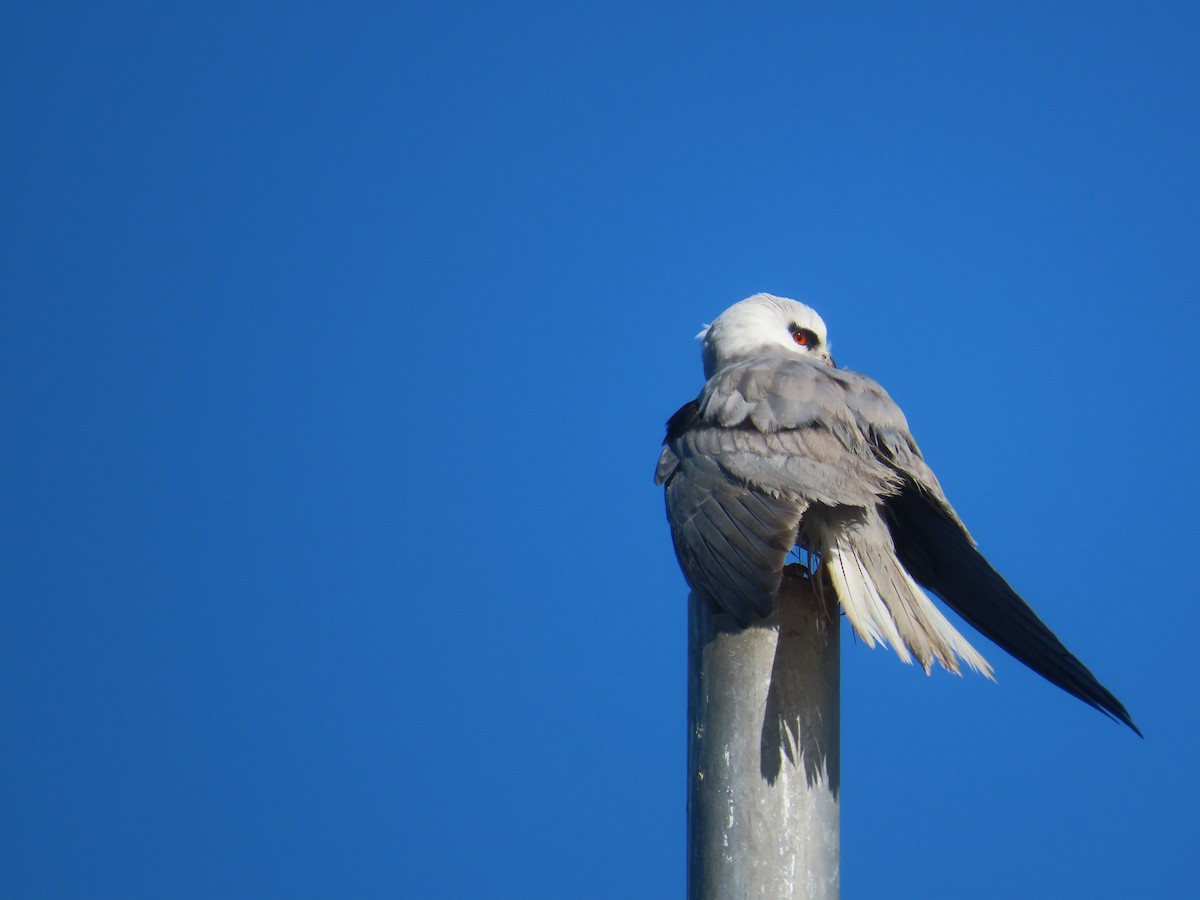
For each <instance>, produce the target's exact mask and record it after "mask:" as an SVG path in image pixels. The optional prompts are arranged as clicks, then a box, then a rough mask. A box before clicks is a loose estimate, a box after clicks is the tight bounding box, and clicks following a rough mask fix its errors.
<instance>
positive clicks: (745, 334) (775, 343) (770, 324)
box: [696, 294, 835, 378]
mask: <svg viewBox="0 0 1200 900" xmlns="http://www.w3.org/2000/svg"><path fill="white" fill-rule="evenodd" d="M696 337H698V338H699V339H700V340H701V341H702V342H703V345H702V350H701V354H702V356H703V358H704V377H705V378H711V377H712V376H713V374H714V373H716V372H717V371H718V370H720V369H723V368H724V367H725V366H727V365H729V364H730V363H735V362H739V361H741V360H743V359H751V358H752V357H755V356H766V355H776V354H780V353H788V354H792V355H797V356H803V357H806V358H808V359H811V360H813V361H814V362H821V363H824V364H825V365H828V366H832V365H835V363H834V361H833V357H832V356H830V355H829V340H828V338H827V336H826V331H825V323H824V322H823V321H821V317H820V316H818V315H817V314H816V312H815V311H813V310H812V309H810V308H809V307H807V306H805V305H804V304H803V303H797V302H796V301H795V300H788V299H787V298H786V297H774V296H772V295H771V294H755V295H754V296H753V297H747V298H746V299H745V300H742V301H741V302H739V303H735V304H733V306H731V307H729V309H727V310H725V312H723V313H721V315H719V316H717V320H716V321H715V322H713V323H712V324H711V325H709V326H708V327H707V328H705V329H704V330H703V331H701V332H700V333H699V334H698V335H696Z"/></svg>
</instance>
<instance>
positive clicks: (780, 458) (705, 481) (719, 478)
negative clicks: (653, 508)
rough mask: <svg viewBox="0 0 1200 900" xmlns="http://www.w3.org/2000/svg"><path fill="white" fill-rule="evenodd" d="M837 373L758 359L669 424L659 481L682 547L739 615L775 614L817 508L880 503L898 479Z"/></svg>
mask: <svg viewBox="0 0 1200 900" xmlns="http://www.w3.org/2000/svg"><path fill="white" fill-rule="evenodd" d="M831 372H836V370H833V369H830V368H829V367H827V366H820V365H815V364H812V363H808V362H806V361H802V360H780V359H774V358H767V359H762V360H751V361H749V362H747V363H742V364H739V365H737V366H732V367H730V368H728V369H726V370H723V371H722V372H719V373H717V374H716V375H715V376H714V377H713V378H712V379H711V380H710V381H709V383H708V384H707V385H706V386H705V390H704V392H703V393H702V394H701V396H700V398H699V400H698V401H696V402H695V403H691V404H688V405H687V406H685V407H684V408H683V409H681V410H680V411H679V412H678V413H677V414H676V415H675V416H674V417H672V419H671V422H670V423H668V429H667V441H666V447H665V448H664V450H663V453H662V456H661V458H660V460H659V467H658V472H657V473H656V480H657V481H658V483H660V484H665V486H666V501H667V515H668V518H669V519H670V522H671V532H672V536H673V538H674V542H675V551H676V555H677V556H678V558H679V563H680V566H681V568H682V569H683V572H684V575H685V576H686V578H687V580H688V583H689V584H690V585H691V586H692V588H693V589H694V590H698V591H702V592H704V593H706V594H707V595H708V596H710V597H711V598H712V599H713V600H715V601H716V602H717V603H718V604H719V605H720V606H721V607H722V608H724V609H725V610H726V611H727V612H729V613H730V614H731V615H732V616H733V617H734V618H735V619H737V620H738V622H739V623H741V624H747V623H748V622H749V621H750V620H751V618H752V616H753V615H760V616H762V615H766V614H767V613H768V612H769V611H770V607H771V602H772V599H773V597H774V595H775V593H776V591H777V590H778V588H779V585H780V582H781V580H782V573H783V568H784V565H785V563H786V559H787V554H788V552H789V551H790V550H791V549H792V547H793V546H794V545H795V543H796V541H797V537H798V531H799V530H800V526H801V520H802V518H803V516H804V514H805V511H806V510H808V509H809V507H810V505H812V504H814V503H815V504H824V505H830V506H833V505H847V504H849V505H855V506H867V505H873V504H874V503H876V502H877V501H878V499H879V497H880V495H881V494H882V493H885V492H887V491H888V490H890V489H891V488H892V485H893V481H894V478H895V476H894V471H893V470H892V469H890V468H888V467H887V466H885V465H882V464H881V463H880V462H879V461H878V460H877V459H876V457H875V455H874V454H873V452H872V451H871V448H870V445H869V442H868V441H867V440H866V437H865V435H863V434H861V433H860V432H859V431H858V429H857V426H856V424H855V422H854V421H853V417H852V415H851V414H850V412H849V411H848V410H847V408H846V406H845V403H844V402H843V401H842V400H841V397H840V395H841V393H842V389H841V387H840V386H839V385H838V384H837V382H836V378H832V377H831V376H830V374H829V373H831Z"/></svg>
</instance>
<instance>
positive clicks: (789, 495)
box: [655, 294, 1141, 735]
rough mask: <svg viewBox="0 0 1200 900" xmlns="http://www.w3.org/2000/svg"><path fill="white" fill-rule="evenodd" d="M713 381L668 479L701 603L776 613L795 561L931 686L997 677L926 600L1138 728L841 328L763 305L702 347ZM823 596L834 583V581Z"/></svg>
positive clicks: (758, 302) (777, 303)
mask: <svg viewBox="0 0 1200 900" xmlns="http://www.w3.org/2000/svg"><path fill="white" fill-rule="evenodd" d="M697 337H699V338H700V339H701V340H702V342H703V343H702V347H703V351H702V355H703V361H704V375H705V378H706V379H707V383H706V384H705V385H704V389H703V390H702V391H701V392H700V396H699V397H698V398H697V399H695V400H693V401H691V402H690V403H688V404H686V405H685V406H684V407H683V408H682V409H680V410H679V411H678V412H677V413H675V415H673V416H672V417H671V419H670V421H669V422H668V423H667V436H666V440H665V441H664V442H663V444H664V446H663V451H662V455H661V457H660V458H659V461H658V469H657V472H656V474H655V481H656V483H658V484H660V485H663V486H665V489H666V500H667V517H668V519H669V520H670V523H671V534H672V537H673V539H674V543H675V553H676V556H677V557H678V559H679V565H680V568H682V569H683V574H684V577H685V578H686V579H687V582H688V584H689V585H690V586H691V588H692V589H693V590H694V591H697V592H699V593H700V594H702V595H705V596H707V597H709V598H711V600H712V601H714V602H715V603H716V604H717V605H718V606H719V607H720V608H721V609H722V610H724V611H725V612H727V613H728V614H729V615H730V616H732V617H733V618H734V619H735V620H736V621H737V622H738V623H739V624H740V625H742V626H747V625H749V624H750V623H751V622H752V621H753V620H754V618H755V617H762V616H766V615H767V614H768V613H769V612H770V610H771V606H772V603H773V602H774V598H775V596H776V593H777V592H778V590H779V586H780V584H781V582H782V578H783V569H784V565H785V563H786V561H787V557H788V554H789V553H791V552H792V551H793V549H796V548H799V549H800V550H802V551H804V552H805V554H806V556H807V557H808V558H809V559H812V560H817V561H819V566H820V568H821V569H823V570H824V573H825V575H826V576H827V578H828V582H829V583H830V584H831V585H832V586H833V589H834V591H835V592H836V594H837V598H838V600H839V601H840V603H841V605H842V608H843V609H844V610H845V613H846V617H847V618H848V619H849V620H850V623H851V625H852V626H853V627H854V630H855V632H856V633H857V634H858V635H859V637H860V638H862V640H864V641H865V642H866V643H867V644H868V645H870V646H872V647H873V646H875V642H876V641H881V642H883V643H885V644H887V645H890V646H891V647H892V648H893V649H894V650H895V651H896V653H897V654H899V656H900V658H901V659H902V660H904V661H905V662H911V660H912V658H913V657H916V659H917V661H918V662H919V663H920V664H921V665H922V666H923V667H924V668H925V671H926V672H928V671H930V668H931V667H932V664H933V662H934V661H935V660H936V661H937V662H938V663H940V664H941V665H942V666H944V667H945V668H946V669H948V670H950V671H952V672H956V673H957V672H959V671H960V667H959V660H960V659H961V660H962V661H964V662H965V663H966V664H967V665H968V666H970V667H971V668H972V669H976V670H978V671H979V672H981V673H983V674H984V675H985V676H987V677H988V678H991V677H992V668H991V666H990V665H988V663H987V661H986V660H984V658H983V657H982V656H981V655H980V654H979V653H978V652H977V651H976V650H975V649H974V648H973V647H972V646H971V645H970V644H969V643H967V641H966V639H965V638H964V637H963V636H962V635H961V634H959V633H958V631H957V630H956V629H955V627H954V626H953V625H952V624H951V623H950V622H949V621H948V620H947V619H946V618H945V616H943V615H942V614H941V612H940V611H939V610H938V608H937V607H936V606H935V605H934V604H933V603H932V601H930V599H929V598H928V597H927V596H926V595H925V593H924V591H922V590H921V585H923V586H924V587H925V588H927V589H928V590H930V591H931V592H932V593H934V594H936V595H937V596H938V597H940V598H941V599H942V600H943V601H944V602H945V603H946V605H947V606H949V607H950V608H951V609H953V610H954V611H955V612H956V613H958V614H959V615H960V616H962V618H963V619H965V620H966V621H967V622H968V623H969V624H970V625H972V626H973V627H975V628H976V629H978V630H979V631H980V632H981V633H982V634H983V635H984V636H986V637H987V638H989V639H990V640H992V641H994V642H995V643H996V644H998V645H999V646H1000V647H1002V648H1003V649H1004V650H1006V651H1008V652H1009V653H1011V654H1012V655H1013V656H1014V657H1016V658H1017V659H1018V660H1020V661H1021V662H1022V663H1024V664H1025V665H1027V666H1029V668H1031V669H1033V671H1035V672H1037V673H1038V674H1039V675H1042V676H1043V677H1044V678H1046V679H1048V680H1049V681H1051V682H1053V683H1054V684H1056V685H1058V686H1059V687H1061V688H1062V689H1063V690H1065V691H1067V692H1068V693H1070V694H1074V695H1075V696H1076V697H1078V698H1079V699H1080V700H1082V701H1083V702H1084V703H1087V704H1089V705H1090V706H1093V707H1095V708H1096V709H1098V710H1100V711H1101V712H1104V713H1106V714H1107V715H1109V716H1112V717H1113V718H1115V719H1118V720H1119V721H1121V722H1124V723H1125V724H1126V725H1128V726H1129V727H1130V728H1132V729H1133V730H1134V731H1135V732H1137V733H1138V734H1139V735H1140V734H1141V732H1140V731H1139V730H1138V728H1137V726H1136V725H1135V724H1134V723H1133V720H1132V719H1131V718H1130V716H1129V713H1128V712H1126V710H1125V707H1124V706H1123V705H1122V704H1121V702H1120V701H1119V700H1118V699H1117V698H1116V697H1114V696H1113V695H1112V693H1111V692H1110V691H1109V690H1108V689H1107V688H1105V687H1104V686H1103V685H1101V684H1100V682H1099V681H1097V680H1096V677H1095V676H1094V675H1092V673H1091V672H1089V671H1088V669H1087V668H1086V667H1085V666H1084V665H1083V663H1081V662H1080V661H1079V660H1078V659H1076V658H1075V657H1074V656H1073V655H1072V654H1071V652H1070V651H1069V650H1067V648H1066V647H1064V646H1063V644H1062V642H1061V641H1060V640H1059V639H1058V638H1057V637H1056V636H1055V634H1054V633H1053V632H1052V631H1051V630H1050V629H1049V628H1047V627H1046V625H1045V624H1044V623H1043V622H1042V620H1041V619H1039V618H1038V616H1037V614H1036V613H1034V611H1033V610H1032V609H1030V607H1029V606H1028V604H1026V603H1025V601H1024V600H1022V599H1021V597H1020V596H1019V595H1018V594H1017V593H1016V591H1014V590H1013V589H1012V588H1011V587H1009V585H1008V582H1006V581H1005V580H1004V579H1003V578H1002V577H1001V576H1000V574H999V573H997V572H996V570H995V569H993V568H992V567H991V565H990V564H989V563H988V561H987V560H986V559H984V558H983V556H982V555H981V554H980V553H979V551H978V550H977V549H976V548H975V541H974V540H973V539H972V538H971V536H970V534H968V533H967V529H966V527H965V526H964V525H963V523H962V521H961V520H960V519H959V517H958V514H957V513H956V512H955V511H954V508H953V507H952V506H951V505H950V502H949V501H948V500H947V499H946V496H945V494H943V493H942V488H941V486H940V485H939V484H938V480H937V478H936V477H935V476H934V474H933V472H932V470H931V469H930V468H929V466H928V465H926V463H925V460H924V458H923V457H922V456H921V451H920V450H919V449H918V448H917V444H916V442H915V441H914V440H913V437H912V435H911V434H910V433H909V430H908V423H907V422H906V421H905V418H904V414H903V413H902V412H901V411H900V408H899V407H898V406H896V404H895V402H893V400H892V398H891V397H889V396H888V395H887V393H886V392H885V391H884V390H883V388H882V387H880V386H879V385H878V384H876V383H875V382H874V381H873V380H872V379H870V378H868V377H867V376H865V375H861V374H859V373H857V372H851V371H848V370H846V369H839V368H837V366H836V364H835V363H834V361H833V357H832V356H831V355H830V351H829V341H828V337H827V333H826V329H825V323H824V322H823V321H822V320H821V317H820V316H818V315H817V314H816V312H814V311H813V310H812V309H810V308H809V307H807V306H805V305H804V304H802V303H797V302H796V301H795V300H788V299H785V298H782V297H774V296H771V295H770V294H756V295H754V296H753V297H749V298H747V299H746V300H743V301H741V302H740V303H735V304H734V305H733V306H731V307H730V308H729V309H727V310H726V311H725V312H724V313H722V314H721V315H720V316H719V317H718V318H717V319H716V321H714V322H713V323H712V324H711V325H710V326H708V327H707V328H706V329H704V331H702V332H701V333H700V334H699V335H697ZM815 580H816V584H817V585H818V587H819V586H820V585H821V584H822V583H823V581H822V579H820V578H816V579H815Z"/></svg>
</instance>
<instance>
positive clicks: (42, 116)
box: [0, 0, 1200, 900]
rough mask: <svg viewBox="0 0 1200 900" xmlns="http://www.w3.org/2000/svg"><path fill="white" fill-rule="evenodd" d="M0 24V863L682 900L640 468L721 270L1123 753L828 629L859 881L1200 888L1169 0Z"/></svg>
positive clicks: (1029, 705)
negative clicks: (1030, 614) (1056, 661)
mask: <svg viewBox="0 0 1200 900" xmlns="http://www.w3.org/2000/svg"><path fill="white" fill-rule="evenodd" d="M2 15H3V20H2V21H0V84H2V85H3V101H2V104H3V108H2V110H0V112H2V114H3V122H4V128H3V130H2V132H0V150H2V155H3V159H4V165H3V166H2V167H0V210H2V212H0V227H2V228H3V234H2V240H0V290H2V291H3V300H2V305H0V342H2V346H0V401H2V411H3V421H4V425H5V428H4V431H5V437H4V439H3V441H2V442H0V447H2V448H3V449H2V453H3V470H2V471H3V482H2V490H3V494H2V496H0V503H2V508H3V516H0V523H2V527H3V535H2V536H0V555H2V558H0V563H2V564H0V591H2V593H0V895H3V896H5V897H22V898H42V897H45V898H57V897H85V896H86V897H113V898H137V897H146V898H164V897H185V898H190V897H195V898H209V897H289V898H300V897H313V898H322V897H365V898H369V897H413V898H441V897H447V898H478V897H489V898H490V897H496V898H501V897H504V898H507V897H511V898H531V897H533V898H543V897H544V898H614V897H622V898H624V897H629V898H661V897H679V896H682V891H683V879H684V858H683V851H684V785H685V780H684V738H685V735H684V714H685V709H684V700H685V674H684V672H685V670H684V666H685V660H684V650H685V628H684V623H685V587H684V583H683V580H682V578H681V576H680V575H679V573H678V570H677V568H676V564H675V560H674V558H673V555H672V552H671V548H670V542H669V538H668V533H667V526H666V522H665V518H664V515H663V510H662V501H661V497H660V495H659V492H658V490H657V489H656V488H655V487H654V486H653V484H652V482H651V474H652V470H653V467H654V462H655V459H656V457H657V453H658V446H659V442H660V440H661V437H662V428H663V423H664V421H665V420H666V418H667V416H668V415H670V413H672V412H673V411H674V410H675V409H676V408H677V407H678V406H679V405H680V404H682V403H683V402H684V401H686V400H688V399H690V398H691V397H692V396H694V395H695V393H696V392H697V391H698V389H699V387H700V383H701V374H700V360H699V353H698V346H697V345H696V343H695V342H694V341H693V339H692V336H693V335H694V334H695V333H696V331H697V330H698V329H699V328H700V326H701V325H703V324H704V323H705V322H707V321H710V320H711V319H712V317H713V316H715V315H716V314H717V313H719V312H720V311H721V310H722V309H723V308H725V307H726V306H728V305H729V304H730V303H732V302H734V301H736V300H738V299H740V298H742V297H744V296H746V295H748V294H751V293H753V292H756V291H761V290H765V291H771V292H774V293H779V294H784V295H789V296H794V297H797V298H799V299H803V300H806V301H807V302H809V303H811V304H812V305H813V306H815V307H816V308H817V309H818V310H819V311H820V312H821V313H822V314H823V316H824V317H825V319H826V321H827V322H828V324H829V327H830V330H831V335H832V340H833V345H834V349H835V352H836V354H837V358H838V361H839V363H841V364H842V365H845V366H848V367H850V368H854V369H858V370H860V371H865V372H867V373H869V374H871V375H873V376H874V377H876V378H878V379H879V380H880V381H881V382H882V383H883V384H884V385H885V386H886V387H887V388H888V389H889V391H890V392H891V393H892V395H893V396H894V397H895V398H896V399H897V400H898V401H899V402H900V404H901V405H902V406H903V408H904V409H905V411H906V412H907V414H908V417H909V420H910V422H911V424H912V426H913V429H914V432H915V433H916V436H917V438H918V440H919V441H920V442H921V444H922V447H923V449H924V450H925V453H926V456H927V457H928V458H929V459H930V461H931V463H932V464H933V466H934V468H935V470H936V471H937V472H938V473H939V475H940V477H941V479H942V483H943V485H944V487H945V488H946V491H947V493H948V494H949V496H950V498H951V500H952V501H953V502H954V503H955V504H956V506H957V507H958V509H959V511H960V513H961V514H962V515H963V517H964V518H965V519H966V521H967V523H968V525H969V526H970V527H971V529H972V530H973V532H974V534H975V536H976V537H977V538H978V539H979V541H980V543H981V545H982V547H983V549H984V551H985V552H986V553H987V555H988V556H989V557H990V558H991V559H992V560H993V561H994V562H995V563H996V564H997V566H998V567H999V568H1000V569H1001V570H1002V571H1003V572H1004V573H1005V574H1006V575H1007V576H1008V578H1009V580H1010V581H1012V582H1013V584H1014V585H1016V586H1017V587H1018V589H1020V590H1021V591H1022V592H1023V593H1024V594H1025V596H1026V597H1027V598H1028V599H1029V601H1030V602H1031V603H1032V604H1033V605H1034V606H1035V608H1037V609H1038V610H1039V612H1040V613H1041V614H1042V615H1043V617H1044V618H1045V619H1046V620H1047V621H1048V622H1049V623H1050V624H1051V625H1052V627H1054V628H1055V629H1056V630H1057V631H1058V632H1059V634H1060V635H1061V636H1062V637H1063V638H1064V640H1065V641H1066V643H1067V644H1068V645H1069V646H1070V647H1071V648H1072V649H1074V650H1075V651H1076V652H1077V653H1078V654H1079V655H1080V656H1081V657H1082V658H1083V660H1084V661H1085V662H1086V663H1087V664H1088V665H1089V666H1091V667H1092V669H1093V670H1094V671H1095V672H1096V673H1097V675H1099V676H1100V678H1101V679H1102V680H1103V681H1104V682H1105V683H1106V684H1107V685H1109V686H1110V687H1111V688H1112V689H1113V690H1114V691H1115V692H1116V694H1117V695H1118V696H1119V697H1120V698H1121V699H1122V700H1123V701H1124V702H1125V703H1126V705H1127V706H1128V707H1129V709H1130V711H1131V712H1132V713H1133V715H1134V717H1135V718H1136V719H1137V721H1138V723H1139V724H1140V725H1141V726H1142V728H1143V730H1144V731H1145V732H1146V740H1145V741H1141V740H1138V739H1137V738H1136V737H1135V736H1133V735H1132V734H1131V733H1129V732H1128V731H1127V730H1126V729H1124V728H1122V727H1120V726H1117V725H1114V724H1113V723H1111V722H1109V721H1107V720H1105V719H1104V718H1103V717H1102V716H1100V715H1099V714H1097V713H1096V712H1094V711H1092V710H1090V709H1087V708H1086V707H1085V706H1083V705H1082V704H1081V703H1079V702H1077V701H1075V700H1073V699H1071V698H1069V697H1068V696H1066V695H1065V694H1063V693H1062V692H1060V691H1058V690H1056V689H1054V688H1052V687H1051V686H1049V685H1048V684H1046V683H1045V682H1043V681H1041V680H1040V679H1038V678H1037V677H1036V676H1034V675H1032V674H1030V673H1028V672H1027V671H1025V670H1023V669H1021V668H1020V667H1019V666H1018V665H1017V664H1015V663H1013V662H1012V661H1011V660H1009V659H1008V658H1007V657H1006V656H1004V655H1003V654H1002V653H1001V652H1000V651H998V650H994V649H992V651H991V652H990V653H989V654H988V655H989V657H990V658H991V660H992V661H993V662H994V663H995V664H996V665H997V669H998V675H999V679H1000V683H999V684H998V685H992V684H989V683H987V682H985V681H983V680H982V679H980V678H978V677H967V678H963V679H957V678H954V677H951V676H947V675H945V674H944V673H935V675H934V676H933V677H931V678H926V677H925V676H924V675H923V674H921V673H920V671H919V670H914V669H912V668H910V667H905V666H903V665H901V664H900V663H899V662H897V660H896V659H895V658H894V656H892V655H890V654H888V653H885V652H881V651H870V650H868V649H867V648H865V647H864V646H861V645H856V644H854V643H853V642H852V641H851V640H850V639H849V636H848V635H849V629H846V630H845V632H846V635H847V637H846V644H847V646H846V647H845V654H844V661H843V665H844V675H843V680H844V696H843V764H842V773H843V781H842V786H843V790H842V803H843V843H842V846H843V869H844V877H843V883H844V887H845V893H846V896H847V897H858V898H861V897H884V896H889V897H915V896H918V895H919V896H922V897H924V898H930V900H934V898H960V897H972V898H1012V897H1018V896H1020V897H1035V898H1040V897H1044V898H1062V897H1089V898H1127V897H1131V896H1147V897H1156V898H1168V897H1185V896H1191V895H1192V892H1194V890H1195V843H1196V824H1195V819H1196V809H1197V807H1198V805H1200V785H1198V780H1200V779H1198V775H1197V759H1200V733H1198V728H1200V726H1198V725H1197V716H1196V709H1195V705H1196V704H1195V696H1194V695H1195V692H1194V690H1193V688H1192V683H1193V682H1194V680H1195V672H1194V669H1195V666H1194V659H1195V634H1196V631H1197V629H1198V628H1200V611H1198V606H1200V604H1198V602H1197V601H1198V591H1197V588H1196V578H1195V575H1194V573H1193V571H1192V565H1193V563H1194V561H1195V558H1196V539H1197V529H1196V526H1195V521H1196V510H1197V506H1198V504H1200V490H1198V488H1197V479H1196V463H1195V455H1196V446H1197V443H1198V440H1200V434H1198V430H1200V429H1198V427H1197V419H1198V416H1197V411H1196V410H1197V406H1198V405H1200V404H1198V403H1197V396H1196V395H1197V391H1198V389H1200V363H1198V354H1197V350H1196V335H1197V332H1198V331H1200V314H1198V313H1197V309H1198V306H1197V291H1196V285H1197V284H1198V283H1200V254H1198V253H1197V250H1198V248H1200V212H1198V210H1200V127H1198V124H1197V114H1198V111H1200V55H1198V54H1197V52H1196V42H1197V35H1198V34H1200V13H1198V12H1197V7H1196V6H1195V5H1194V4H1184V3H1147V2H1142V3H1136V4H1135V3H1109V4H1097V3H1084V2H1078V3H1064V2H1039V3H1012V2H1005V3H969V4H964V3H958V2H953V3H951V2H947V3H932V4H921V5H919V6H918V7H913V6H901V5H897V4H891V3H833V2H816V3H801V2H795V3H781V2H766V3H754V4H736V5H735V4H730V3H718V2H711V0H710V2H700V3H666V4H646V3H625V2H606V3H589V4H580V3H548V2H547V3H540V4H537V3H509V4H494V3H453V2H425V0H421V2H412V3H400V4H394V3H380V4H359V3H341V4H328V5H319V4H312V3H237V4H232V3H223V4H222V3H209V4H191V5H181V4H169V5H163V4H156V3H117V4H110V5H102V4H60V3H53V2H48V3H35V4H8V5H7V6H6V9H5V11H4V12H3V14H2ZM985 649H987V648H985Z"/></svg>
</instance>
